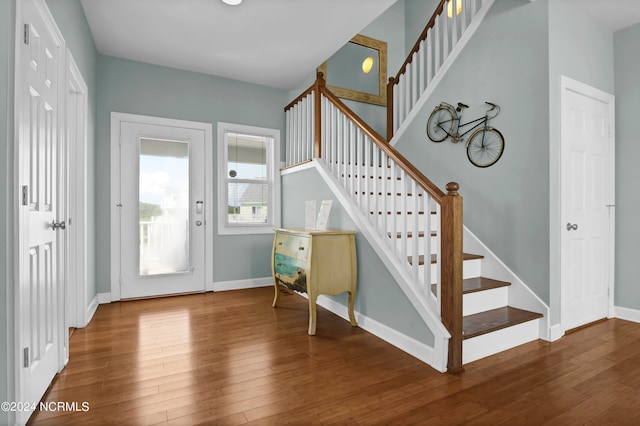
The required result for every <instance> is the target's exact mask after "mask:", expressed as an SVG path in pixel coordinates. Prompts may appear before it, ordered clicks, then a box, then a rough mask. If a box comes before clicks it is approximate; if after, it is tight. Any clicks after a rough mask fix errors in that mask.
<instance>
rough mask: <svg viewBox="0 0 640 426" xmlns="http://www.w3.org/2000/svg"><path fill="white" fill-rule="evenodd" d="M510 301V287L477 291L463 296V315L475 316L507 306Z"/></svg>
mask: <svg viewBox="0 0 640 426" xmlns="http://www.w3.org/2000/svg"><path fill="white" fill-rule="evenodd" d="M508 300H509V290H508V287H500V288H494V289H491V290H484V291H476V292H474V293H467V294H465V295H463V296H462V315H463V316H467V315H473V314H477V313H479V312H484V311H490V310H492V309H497V308H501V307H503V306H507V304H508Z"/></svg>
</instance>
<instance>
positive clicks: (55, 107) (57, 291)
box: [16, 1, 64, 421]
mask: <svg viewBox="0 0 640 426" xmlns="http://www.w3.org/2000/svg"><path fill="white" fill-rule="evenodd" d="M20 13H21V14H20V18H21V20H20V21H18V25H20V27H21V28H23V29H24V31H25V38H24V40H20V41H21V43H18V44H19V46H18V48H17V49H18V55H19V60H18V62H17V66H18V67H19V71H18V72H20V78H19V79H18V84H17V87H16V91H17V92H18V94H17V100H18V105H19V108H18V109H17V110H16V111H17V115H18V123H19V124H18V126H19V129H18V156H19V164H18V170H19V171H18V176H19V177H18V179H19V185H20V189H21V198H22V199H21V206H20V209H19V216H18V222H19V234H18V235H19V237H18V246H19V247H18V251H19V252H18V265H19V266H18V268H19V272H18V275H19V278H18V280H19V291H18V292H17V297H18V307H19V308H18V309H19V310H18V312H17V313H16V315H17V322H18V324H17V327H16V328H17V329H18V330H19V331H18V333H19V343H18V344H19V347H18V348H17V352H19V355H18V357H19V358H18V359H19V360H20V365H21V367H22V369H21V374H20V375H19V384H18V389H19V390H18V394H19V400H21V401H25V402H27V401H28V402H38V401H39V400H40V398H41V397H42V396H43V394H44V392H45V391H46V389H47V387H48V386H49V384H50V383H51V381H52V379H53V377H54V376H55V374H56V373H57V371H58V369H59V367H60V363H59V359H60V357H61V356H62V354H61V347H62V346H61V345H62V342H61V337H62V332H61V327H64V325H63V324H62V323H61V318H60V314H61V312H64V311H63V307H64V302H63V298H62V297H60V296H61V287H60V272H61V271H60V269H59V265H63V264H64V258H63V255H64V250H63V249H61V247H60V243H61V241H62V240H63V238H61V237H62V235H61V232H62V231H63V228H62V227H61V226H60V227H58V226H57V225H56V226H54V223H55V224H59V223H60V222H62V221H63V217H64V216H62V213H64V212H63V210H62V208H63V206H64V202H61V201H62V200H60V199H59V196H60V194H59V177H58V175H57V173H58V168H57V164H58V161H59V157H58V155H59V152H58V149H59V137H58V136H59V133H58V132H59V122H58V120H59V116H60V114H63V113H61V112H60V111H59V104H60V102H59V96H60V95H59V92H58V89H59V86H60V84H59V75H60V66H61V64H62V61H63V60H64V54H63V50H62V46H61V39H59V38H58V37H57V36H56V34H55V33H54V32H53V30H52V29H51V27H48V26H47V24H45V18H44V17H45V16H46V11H45V7H44V6H43V4H42V3H37V2H35V1H24V2H21V8H20ZM21 415H22V414H19V416H21ZM18 421H20V419H18Z"/></svg>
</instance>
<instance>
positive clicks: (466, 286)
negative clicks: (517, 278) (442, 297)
mask: <svg viewBox="0 0 640 426" xmlns="http://www.w3.org/2000/svg"><path fill="white" fill-rule="evenodd" d="M510 285H511V283H509V282H506V281H498V280H494V279H493V278H486V277H475V278H467V279H466V280H462V294H468V293H475V292H478V291H484V290H493V289H495V288H501V287H507V286H510ZM437 291H438V285H437V284H431V292H432V293H433V294H437Z"/></svg>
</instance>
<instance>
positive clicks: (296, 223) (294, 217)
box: [282, 169, 433, 346]
mask: <svg viewBox="0 0 640 426" xmlns="http://www.w3.org/2000/svg"><path fill="white" fill-rule="evenodd" d="M310 188H313V191H309V189H310ZM282 194H283V195H282V205H283V206H284V207H285V208H283V210H282V224H283V226H284V227H287V228H304V217H305V216H304V206H305V201H307V200H315V201H316V204H317V205H320V203H321V202H322V201H323V200H333V205H332V207H331V214H330V215H329V222H328V224H327V228H329V229H347V230H355V231H359V228H358V226H357V224H356V223H354V222H353V220H351V218H350V217H349V215H348V214H347V212H346V211H345V210H344V208H343V207H342V206H341V205H340V202H339V201H338V200H337V199H336V197H335V196H334V195H333V193H332V192H331V190H330V189H329V188H328V187H327V186H326V184H325V183H324V181H323V180H322V177H320V175H319V174H318V172H317V171H316V170H315V169H309V170H305V171H302V172H296V173H293V174H288V175H285V176H283V177H282ZM356 252H357V258H358V290H357V297H356V300H355V310H356V311H358V312H360V313H362V314H364V315H366V316H367V317H369V318H372V319H374V320H376V321H378V322H380V323H382V324H384V325H386V326H387V327H389V328H392V329H394V330H396V331H399V332H400V333H402V334H405V335H407V336H409V337H412V338H414V339H416V340H418V341H419V342H422V343H424V344H426V345H429V346H433V333H432V332H431V330H429V329H428V328H427V326H426V325H425V323H424V320H423V319H422V318H420V316H419V315H418V313H417V312H416V310H415V308H414V307H413V306H412V305H411V303H410V302H409V300H408V299H407V297H406V296H405V294H404V293H403V292H402V290H401V289H400V287H399V285H398V284H397V283H396V281H395V280H394V279H393V277H392V276H391V274H390V273H389V271H388V270H387V269H386V267H385V266H384V264H383V263H382V261H381V260H380V258H379V257H378V255H377V254H376V253H375V252H374V251H373V248H372V247H371V245H370V244H369V243H368V242H367V240H366V239H365V238H364V237H363V236H362V234H361V233H357V234H356ZM334 299H335V300H336V301H338V302H339V303H341V304H342V305H344V306H347V296H346V293H343V294H342V295H338V296H336V297H334Z"/></svg>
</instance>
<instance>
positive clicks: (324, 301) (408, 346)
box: [316, 295, 447, 373]
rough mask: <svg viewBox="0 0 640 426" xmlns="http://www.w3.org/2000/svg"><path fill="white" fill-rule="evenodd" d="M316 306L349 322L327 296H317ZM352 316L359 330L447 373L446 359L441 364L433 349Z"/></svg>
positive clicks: (343, 308) (344, 309)
mask: <svg viewBox="0 0 640 426" xmlns="http://www.w3.org/2000/svg"><path fill="white" fill-rule="evenodd" d="M316 304H317V305H319V306H322V307H323V308H325V309H326V310H328V311H330V312H332V313H334V314H336V315H338V316H339V317H341V318H342V319H344V320H346V321H349V313H348V310H347V307H346V306H345V305H343V304H341V303H339V302H336V301H335V300H334V299H332V298H330V297H329V296H325V295H320V296H318V299H317V300H316ZM354 314H355V317H356V321H357V323H358V327H360V328H361V329H363V330H366V331H368V332H369V333H371V334H373V335H374V336H376V337H379V338H380V339H382V340H384V341H385V342H387V343H389V344H391V345H393V346H395V347H396V348H398V349H400V350H402V351H404V352H406V353H408V354H409V355H411V356H413V357H414V358H417V359H419V360H420V361H422V362H424V363H427V364H429V365H430V366H431V367H433V368H435V369H436V370H438V371H440V372H441V373H444V372H445V371H447V363H446V359H445V360H444V364H443V363H442V359H440V357H438V356H436V355H437V354H436V351H435V350H434V348H432V347H430V346H429V345H427V344H425V343H422V342H420V341H418V340H416V339H414V338H412V337H409V336H407V335H405V334H402V333H400V332H399V331H397V330H394V329H392V328H390V327H388V326H386V325H384V324H382V323H381V322H378V321H376V320H374V319H373V318H370V317H368V316H366V315H364V314H362V313H360V312H358V311H355V312H354Z"/></svg>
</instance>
